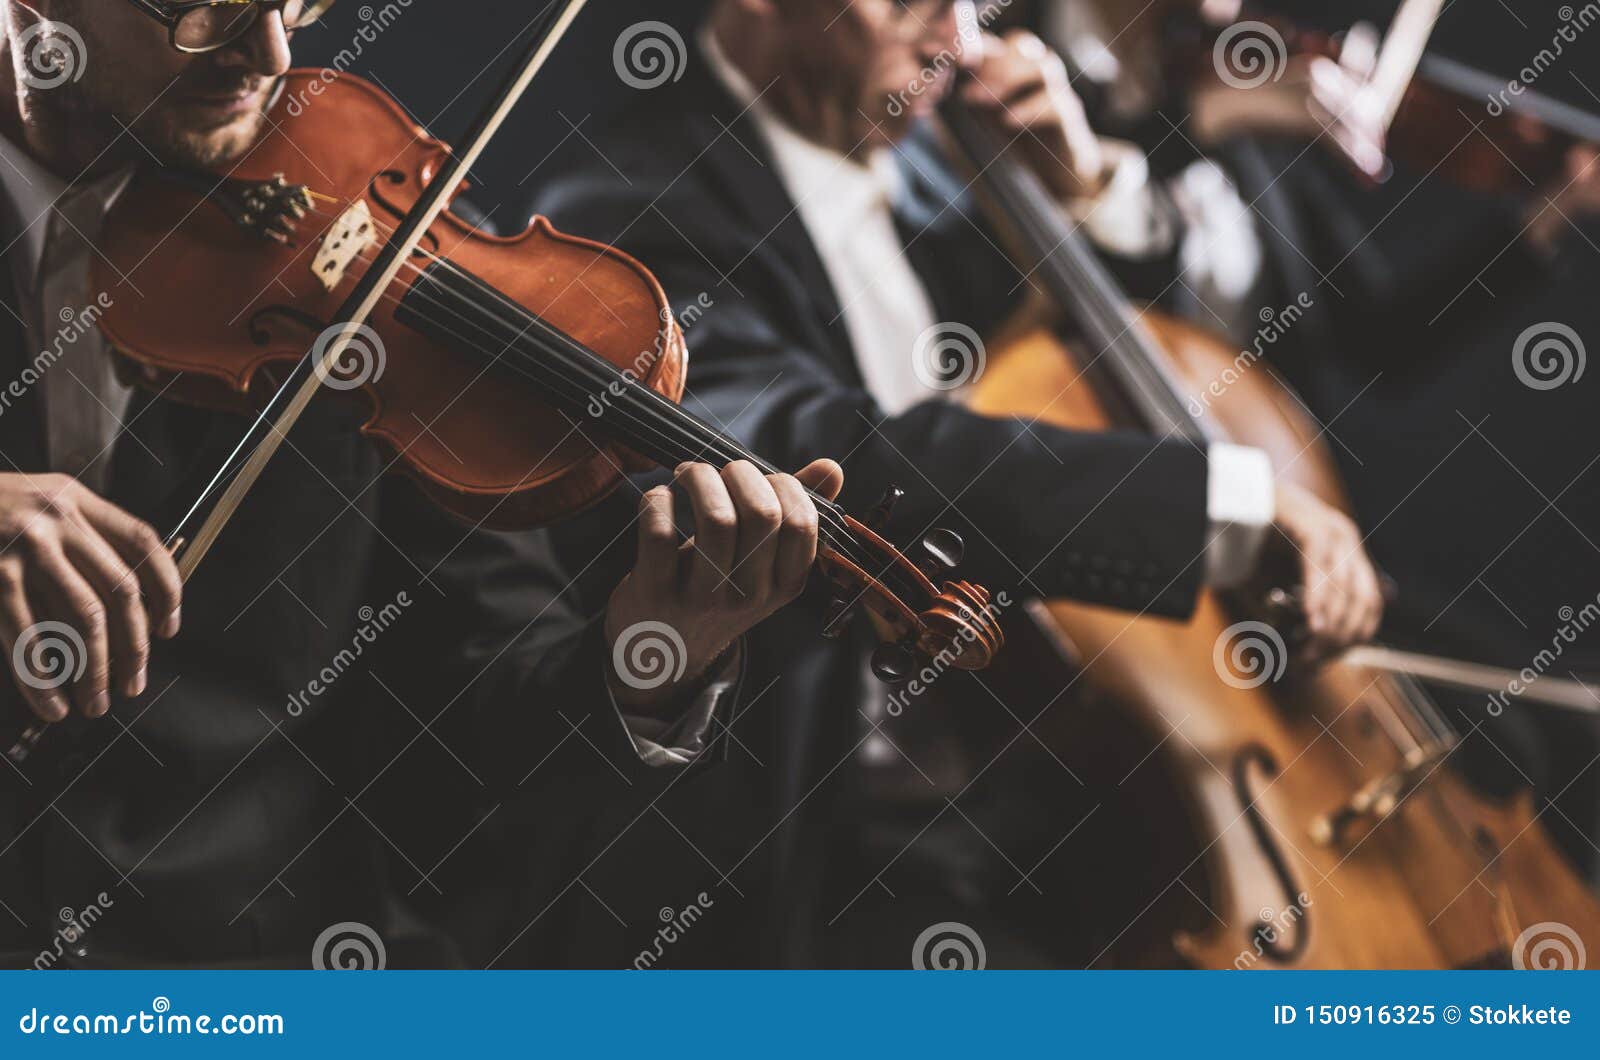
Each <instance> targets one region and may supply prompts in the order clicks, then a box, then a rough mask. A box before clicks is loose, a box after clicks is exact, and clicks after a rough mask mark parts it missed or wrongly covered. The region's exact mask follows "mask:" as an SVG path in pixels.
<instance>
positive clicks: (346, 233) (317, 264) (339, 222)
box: [311, 199, 376, 291]
mask: <svg viewBox="0 0 1600 1060" xmlns="http://www.w3.org/2000/svg"><path fill="white" fill-rule="evenodd" d="M375 239H376V226H375V225H374V224H373V223H372V211H371V210H369V209H367V204H366V202H365V200H362V199H357V200H356V201H355V202H353V203H351V204H350V206H349V207H348V208H347V209H346V210H345V211H344V213H341V214H340V215H339V216H338V218H337V219H335V220H334V222H333V224H331V225H329V226H328V233H327V234H326V235H325V236H323V237H322V245H321V246H320V247H318V248H317V254H316V257H315V258H313V259H312V261H311V271H312V273H313V274H314V275H315V276H316V277H317V282H318V283H320V284H322V286H323V287H325V288H327V289H328V290H329V291H332V290H333V289H334V288H335V287H338V286H339V284H340V283H341V282H343V280H344V274H345V272H346V271H347V270H348V269H349V268H350V263H351V262H353V261H355V260H356V258H357V257H359V256H360V255H361V252H362V251H364V250H366V249H367V248H368V247H369V246H371V245H372V244H373V242H374V240H375Z"/></svg>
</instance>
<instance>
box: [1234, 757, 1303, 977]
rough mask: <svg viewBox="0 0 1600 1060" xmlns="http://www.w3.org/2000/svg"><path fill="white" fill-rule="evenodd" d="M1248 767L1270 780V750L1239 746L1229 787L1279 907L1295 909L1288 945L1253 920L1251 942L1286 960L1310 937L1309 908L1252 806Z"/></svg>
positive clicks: (1274, 763) (1274, 766)
mask: <svg viewBox="0 0 1600 1060" xmlns="http://www.w3.org/2000/svg"><path fill="white" fill-rule="evenodd" d="M1251 767H1255V768H1256V769H1258V770H1259V771H1260V772H1261V774H1262V775H1263V776H1265V777H1266V778H1267V779H1268V780H1271V779H1272V778H1274V777H1276V776H1277V775H1278V763H1277V761H1276V760H1275V759H1274V758H1273V757H1272V752H1271V751H1268V750H1267V749H1266V748H1265V747H1262V746H1261V745H1260V744H1250V745H1249V746H1247V747H1245V748H1243V749H1242V750H1241V751H1239V753H1238V754H1237V755H1235V756H1234V759H1233V777H1232V780H1233V790H1234V794H1235V795H1236V796H1237V798H1238V799H1239V806H1240V808H1241V810H1242V811H1243V813H1244V817H1245V820H1246V821H1248V822H1249V823H1250V832H1251V834H1252V835H1254V836H1255V840H1256V845H1257V846H1259V847H1260V848H1261V853H1262V856H1263V857H1265V858H1266V859H1267V863H1268V864H1269V865H1271V866H1272V873H1273V875H1274V876H1276V877H1277V878H1278V886H1279V887H1280V888H1281V889H1282V891H1283V898H1284V901H1283V905H1282V906H1281V908H1283V909H1290V908H1294V909H1298V910H1299V914H1298V916H1297V917H1296V918H1295V929H1294V934H1293V937H1292V938H1291V939H1290V940H1289V943H1288V945H1284V943H1283V940H1282V938H1281V937H1280V936H1279V935H1277V934H1273V935H1272V936H1271V937H1268V934H1267V932H1268V928H1269V927H1270V924H1257V925H1256V927H1255V930H1254V931H1252V932H1251V942H1252V943H1253V944H1254V945H1255V947H1256V949H1257V950H1258V952H1260V953H1262V954H1264V955H1266V956H1268V957H1270V958H1272V959H1273V960H1274V961H1277V962H1278V963H1280V964H1288V963H1290V962H1291V961H1294V960H1296V959H1298V958H1299V957H1300V955H1301V954H1303V953H1305V951H1306V946H1307V944H1308V943H1309V942H1310V940H1311V923H1310V920H1309V916H1310V910H1308V909H1306V908H1304V906H1303V905H1302V903H1301V902H1300V887H1299V885H1298V884H1297V883H1296V882H1295V879H1294V875H1293V874H1292V873H1291V872H1290V871H1289V863H1288V861H1287V859H1285V858H1284V856H1283V851H1282V850H1280V849H1279V848H1278V844H1277V841H1276V840H1275V839H1274V838H1273V835H1272V832H1271V830H1270V829H1269V828H1268V827H1267V822H1266V819H1265V818H1264V817H1262V815H1261V811H1260V810H1258V809H1257V808H1256V797H1255V795H1254V793H1253V792H1252V790H1251V784H1250V772H1251Z"/></svg>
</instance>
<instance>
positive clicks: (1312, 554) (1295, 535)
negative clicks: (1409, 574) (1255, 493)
mask: <svg viewBox="0 0 1600 1060" xmlns="http://www.w3.org/2000/svg"><path fill="white" fill-rule="evenodd" d="M1274 525H1275V526H1276V527H1277V529H1278V531H1279V532H1280V533H1282V534H1283V536H1284V537H1286V538H1288V539H1289V541H1290V543H1291V544H1293V546H1294V548H1295V550H1296V551H1297V552H1298V554H1299V561H1300V568H1301V572H1302V579H1303V583H1304V590H1305V591H1304V600H1305V614H1306V624H1307V628H1308V629H1309V631H1310V633H1311V642H1310V644H1309V645H1308V654H1309V655H1310V656H1311V657H1312V658H1313V659H1322V658H1326V657H1328V656H1331V655H1335V654H1337V653H1338V652H1341V651H1343V650H1344V649H1346V648H1348V647H1351V646H1352V645H1355V644H1360V643H1363V642H1365V641H1368V640H1371V639H1372V636H1373V634H1375V633H1377V631H1378V623H1379V622H1380V621H1381V620H1382V618H1383V590H1382V588H1381V586H1380V584H1379V581H1378V573H1377V571H1376V570H1375V569H1374V568H1373V566H1372V561H1371V560H1370V559H1369V558H1368V557H1367V553H1366V550H1365V549H1364V548H1363V547H1362V544H1361V531H1360V530H1359V529H1358V528H1357V527H1356V524H1355V523H1354V522H1353V521H1351V519H1350V517H1349V516H1347V515H1345V514H1344V513H1343V512H1341V511H1338V510H1336V509H1334V508H1332V507H1330V506H1329V505H1327V504H1324V503H1323V502H1322V501H1321V500H1319V499H1318V498H1317V497H1315V496H1313V495H1312V494H1311V493H1310V492H1308V491H1306V490H1304V489H1301V488H1300V487H1298V486H1294V485H1284V486H1279V487H1278V501H1277V515H1276V518H1275V520H1274Z"/></svg>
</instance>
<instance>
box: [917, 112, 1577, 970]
mask: <svg viewBox="0 0 1600 1060" xmlns="http://www.w3.org/2000/svg"><path fill="white" fill-rule="evenodd" d="M941 117H942V120H943V124H944V126H945V128H946V130H947V132H948V138H949V140H950V152H951V154H952V156H953V157H954V158H955V160H956V161H957V162H958V164H960V165H962V166H963V167H964V168H966V169H967V170H968V171H969V172H972V173H974V174H976V176H975V178H974V179H975V181H976V188H977V189H978V192H979V196H980V199H981V200H982V204H983V205H984V206H985V208H986V209H987V212H988V213H989V214H990V216H992V217H993V218H994V220H995V222H996V224H997V227H998V228H999V230H1000V231H1001V232H1002V234H1003V236H1004V237H1005V239H1006V242H1007V243H1008V245H1009V248H1010V250H1011V253H1012V255H1013V257H1014V259H1015V260H1016V261H1017V262H1018V268H1019V270H1020V271H1022V272H1024V273H1025V274H1027V275H1028V276H1029V277H1030V278H1031V280H1032V282H1033V283H1035V284H1036V285H1038V286H1040V287H1042V289H1043V291H1044V293H1045V294H1046V295H1047V297H1048V301H1050V302H1051V303H1053V308H1055V309H1056V310H1058V311H1059V312H1060V313H1062V314H1063V315H1064V316H1065V317H1066V318H1067V319H1069V320H1070V321H1071V322H1072V323H1073V324H1074V325H1075V326H1076V329H1077V335H1076V341H1075V342H1072V343H1068V342H1066V341H1063V339H1062V338H1061V337H1060V336H1059V335H1058V334H1057V333H1056V332H1055V331H1054V330H1051V329H1040V328H1030V327H1022V326H1014V327H1013V328H1011V329H1009V331H1008V332H1006V333H1003V334H1002V335H1000V336H997V338H996V340H995V341H994V342H991V343H990V344H989V351H990V356H989V361H988V367H987V370H986V371H985V373H984V374H983V375H982V376H981V377H980V378H979V379H978V380H977V381H976V383H975V385H974V387H973V388H972V391H971V394H970V404H971V406H972V408H973V409H974V410H975V411H978V412H981V413H983V414H985V415H992V416H1018V417H1022V418H1024V419H1026V420H1028V421H1029V422H1044V423H1048V424H1052V425H1055V426H1059V427H1065V428H1069V429H1076V430H1084V431H1103V430H1109V429H1139V430H1143V431H1146V432H1148V433H1150V434H1153V435H1157V436H1161V437H1168V438H1179V439H1184V440H1187V441H1188V442H1190V443H1191V444H1194V445H1197V446H1208V445H1210V444H1211V443H1213V442H1216V441H1228V440H1231V441H1235V442H1238V443H1240V444H1245V445H1251V446H1255V447H1257V448H1260V449H1263V450H1265V451H1266V452H1267V453H1268V455H1269V456H1270V458H1271V460H1272V462H1273V465H1274V468H1275V474H1276V476H1277V477H1278V478H1279V480H1280V481H1284V482H1294V483H1297V484H1299V485H1300V486H1302V487H1303V488H1306V489H1308V490H1311V491H1312V492H1314V493H1316V494H1317V495H1318V496H1320V497H1321V498H1322V499H1324V500H1325V501H1327V502H1328V503H1330V504H1334V505H1337V506H1340V507H1344V508H1346V509H1348V504H1347V501H1346V500H1345V493H1344V490H1343V487H1342V485H1341V483H1340V480H1339V475H1338V471H1337V467H1336V464H1335V462H1334V460H1333V457H1332V454H1331V453H1330V452H1329V451H1328V449H1327V447H1326V444H1325V443H1324V442H1323V441H1322V438H1321V435H1322V432H1321V431H1319V430H1318V429H1317V426H1316V425H1315V424H1314V423H1312V422H1311V421H1310V420H1309V417H1308V416H1307V415H1306V414H1305V412H1304V410H1303V408H1302V407H1301V406H1300V405H1299V404H1298V402H1297V400H1296V399H1295V398H1294V397H1293V395H1292V394H1290V393H1289V391H1288V390H1287V388H1286V386H1285V385H1284V384H1283V383H1281V382H1280V381H1279V380H1278V379H1277V377H1276V376H1275V375H1274V374H1273V373H1272V371H1271V369H1270V368H1269V367H1268V366H1266V365H1264V364H1259V363H1252V364H1248V365H1247V366H1246V367H1244V368H1241V367H1240V365H1239V354H1238V353H1237V351H1236V350H1235V349H1233V348H1231V347H1229V346H1226V345H1225V344H1223V343H1222V342H1221V341H1219V340H1218V339H1216V338H1214V337H1212V336H1211V335H1209V334H1207V333H1206V332H1204V331H1201V330H1200V329H1198V328H1195V327H1193V326H1191V325H1189V324H1187V323H1184V322H1182V321H1179V320H1177V319H1175V318H1172V317H1170V316H1167V315H1165V314H1162V313H1160V312H1158V311H1156V310H1153V309H1141V308H1138V307H1136V306H1134V305H1133V304H1132V303H1131V302H1130V300H1129V299H1128V297H1127V295H1126V293H1125V292H1123V291H1122V289H1121V288H1120V286H1119V285H1118V283H1117V281H1116V279H1115V278H1114V277H1113V276H1112V275H1111V273H1110V272H1109V271H1108V270H1107V268H1106V267H1105V265H1104V264H1103V263H1101V261H1100V260H1099V258H1098V256H1097V255H1096V253H1095V252H1094V250H1093V249H1092V248H1091V247H1090V246H1089V244H1088V241H1087V239H1086V238H1085V237H1084V236H1083V235H1082V234H1081V233H1080V232H1079V231H1078V230H1077V229H1076V228H1074V227H1073V226H1072V225H1071V224H1069V223H1068V221H1067V220H1066V219H1065V218H1064V217H1063V214H1062V211H1061V209H1060V206H1059V205H1058V204H1057V203H1056V201H1055V200H1054V198H1053V197H1052V196H1051V195H1050V193H1049V192H1048V190H1047V189H1046V188H1045V186H1044V185H1043V183H1042V182H1041V181H1040V180H1039V179H1038V177H1037V176H1036V175H1035V174H1034V173H1033V172H1032V171H1031V170H1029V169H1027V168H1026V166H1025V165H1024V163H1022V162H1020V161H1019V160H1017V159H1015V158H1012V157H1009V156H1008V155H1007V153H1006V144H1007V142H1008V138H1007V137H1004V136H1002V135H1000V134H998V133H997V131H996V130H994V129H993V128H991V127H989V126H988V125H987V123H986V122H985V121H984V120H983V119H982V118H981V117H980V116H979V115H977V114H975V113H973V112H972V111H971V110H970V109H969V108H967V107H966V106H965V105H964V104H963V103H962V102H961V101H960V100H959V99H958V98H953V99H949V100H947V101H945V103H944V104H943V105H942V110H941ZM1224 380H1226V381H1227V382H1228V385H1227V386H1226V387H1219V389H1220V390H1221V393H1220V395H1219V394H1218V393H1217V392H1216V390H1214V389H1213V384H1217V383H1219V381H1224ZM1296 610H1297V608H1296V607H1295V604H1294V593H1293V591H1292V590H1284V589H1281V588H1278V589H1274V588H1273V587H1272V585H1271V584H1270V583H1268V584H1263V585H1261V586H1257V587H1253V589H1252V591H1251V592H1248V593H1241V594H1231V595H1228V596H1224V595H1221V594H1218V593H1216V592H1212V591H1206V592H1204V593H1202V595H1201V598H1200V601H1199V603H1198V606H1197V608H1196V611H1195V613H1194V615H1193V616H1192V617H1191V618H1189V619H1188V620H1187V621H1184V622H1173V621H1168V620H1164V619H1155V618H1150V617H1146V616H1141V615H1134V616H1128V615H1125V614H1118V613H1115V612H1112V611H1109V610H1107V609H1104V608H1096V607H1090V606H1086V605H1082V604H1077V603H1073V602H1070V601H1065V600H1052V601H1045V602H1043V603H1042V604H1039V605H1034V606H1030V608H1028V617H1029V618H1030V619H1031V624H1028V623H1024V624H1019V626H1017V627H1015V628H1013V630H1012V633H1013V641H1012V645H1011V647H1010V648H1009V649H1008V652H1007V657H1006V660H1005V664H1004V665H1003V666H1001V667H999V668H997V670H996V671H995V672H994V673H993V674H992V675H991V679H993V680H995V681H997V682H1003V683H1004V684H1005V685H1006V687H1007V694H1008V696H1011V697H1015V698H1016V707H1015V708H1013V709H1015V712H1016V716H1019V717H1021V718H1023V719H1024V720H1025V722H1026V727H1027V729H1028V731H1030V732H1037V733H1039V734H1040V736H1041V738H1042V739H1043V740H1045V741H1046V742H1047V745H1049V746H1054V747H1059V748H1060V753H1061V754H1062V755H1066V756H1068V757H1074V756H1072V749H1073V748H1082V747H1093V748H1094V750H1095V753H1094V755H1093V756H1092V757H1089V759H1088V760H1087V761H1084V757H1085V756H1076V763H1081V764H1077V767H1076V769H1075V770H1074V771H1073V775H1074V778H1075V779H1080V781H1081V783H1084V784H1086V785H1088V787H1087V789H1086V790H1087V791H1088V792H1089V793H1090V794H1089V795H1088V796H1086V798H1087V799H1092V800H1094V801H1095V803H1096V805H1095V807H1094V809H1091V810H1089V812H1088V813H1087V814H1086V815H1084V816H1083V819H1082V820H1080V821H1079V822H1078V825H1074V826H1073V830H1072V832H1071V833H1069V834H1071V835H1072V837H1073V844H1074V857H1073V859H1072V861H1073V864H1074V865H1083V864H1090V865H1093V866H1095V870H1094V871H1093V872H1088V873H1084V872H1079V871H1075V870H1074V871H1071V872H1065V871H1063V872H1061V873H1059V874H1057V876H1056V877H1055V878H1053V879H1052V880H1051V882H1050V885H1049V886H1047V887H1045V888H1044V891H1045V893H1047V894H1049V895H1051V896H1052V898H1055V896H1057V895H1063V896H1064V897H1062V898H1059V899H1056V901H1058V902H1059V903H1060V904H1062V905H1064V906H1067V907H1070V908H1073V909H1089V910H1093V911H1094V914H1093V916H1092V917H1087V918H1083V919H1082V920H1078V921H1073V922H1072V924H1071V925H1070V929H1069V930H1070V932H1071V936H1072V942H1070V943H1068V948H1069V949H1070V952H1072V953H1073V954H1074V955H1075V956H1076V957H1077V958H1078V959H1081V961H1082V963H1083V964H1085V965H1087V966H1094V965H1099V964H1102V963H1105V964H1109V965H1111V966H1152V967H1172V966H1174V965H1186V966H1191V967H1202V968H1237V967H1278V968H1287V967H1293V968H1439V967H1449V968H1468V967H1511V966H1513V965H1516V966H1525V965H1523V964H1519V962H1521V961H1526V959H1527V958H1528V956H1529V953H1528V951H1529V949H1530V947H1531V945H1532V944H1533V943H1532V941H1531V936H1530V933H1536V929H1537V928H1540V927H1548V926H1549V924H1548V923H1545V922H1549V921H1557V922H1559V923H1561V924H1563V925H1567V927H1568V928H1569V929H1570V930H1572V931H1575V932H1576V933H1577V935H1578V936H1579V937H1583V938H1589V939H1597V938H1600V903H1597V902H1596V900H1595V897H1594V895H1593V894H1592V893H1591V892H1590V891H1589V890H1588V888H1587V886H1586V885H1585V884H1584V882H1583V881H1582V880H1581V879H1580V877H1579V876H1578V875H1577V873H1576V872H1575V871H1573V869H1572V868H1571V867H1570V866H1569V865H1568V864H1567V863H1566V861H1565V860H1563V858H1562V856H1561V855H1560V853H1559V852H1558V851H1557V849H1556V848H1555V846H1554V844H1553V842H1552V840H1551V839H1550V837H1549V835H1548V834H1547V833H1546V832H1545V831H1544V829H1543V827H1542V826H1541V824H1540V822H1539V819H1538V814H1537V813H1536V812H1535V811H1534V808H1533V805H1532V796H1531V793H1528V792H1522V793H1520V794H1518V795H1516V796H1515V797H1512V798H1509V799H1507V800H1504V801H1495V800H1490V799H1487V798H1484V797H1483V796H1481V795H1480V794H1478V793H1477V792H1475V791H1473V790H1472V789H1470V788H1469V787H1468V786H1467V785H1466V784H1465V783H1463V782H1462V781H1461V780H1460V779H1459V778H1458V777H1457V776H1456V775H1455V774H1454V773H1453V772H1452V771H1451V770H1450V768H1449V766H1450V762H1451V757H1452V755H1453V754H1454V753H1455V751H1456V749H1457V748H1458V747H1459V746H1460V741H1461V737H1460V736H1459V734H1458V733H1457V730H1456V728H1455V727H1454V726H1453V725H1452V724H1451V722H1450V720H1449V719H1447V718H1446V717H1445V716H1444V715H1443V713H1442V712H1441V711H1440V710H1439V708H1438V707H1437V705H1436V704H1435V703H1434V702H1433V701H1432V699H1431V698H1430V697H1429V696H1428V694H1427V692H1426V690H1425V689H1424V688H1423V687H1422V685H1421V684H1419V683H1418V682H1417V681H1416V680H1414V679H1413V678H1412V677H1411V676H1410V675H1409V674H1406V673H1401V672H1396V671H1397V670H1399V669H1400V667H1386V666H1383V665H1379V663H1381V662H1383V660H1380V659H1370V660H1369V659H1361V660H1350V659H1346V660H1340V661H1336V662H1335V663H1333V664H1330V665H1327V666H1325V667H1323V668H1321V669H1320V670H1317V671H1314V672H1305V671H1300V670H1298V669H1296V668H1291V666H1290V665H1289V664H1290V661H1291V656H1292V654H1293V646H1294V643H1295V640H1296V637H1295V633H1294V631H1295V627H1296V623H1295V619H1296V617H1297V616H1296V615H1295V611H1296ZM1018 671H1021V674H1020V675H1019V674H1018V673H1017V672H1018ZM1029 703H1038V704H1040V705H1039V706H1038V708H1037V710H1036V711H1033V712H1032V716H1031V718H1030V716H1029V715H1030V707H1029V706H1028V705H1027V704H1029ZM1101 704H1104V708H1103V709H1096V708H1099V707H1100V706H1101ZM1057 707H1060V708H1062V709H1053V708H1057ZM1052 753H1055V752H1052ZM1080 773H1081V774H1082V776H1081V778H1080ZM1102 803H1105V804H1110V805H1109V806H1108V807H1107V810H1108V811H1109V812H1100V813H1096V812H1095V810H1099V809H1100V808H1101V804H1102ZM1112 807H1115V808H1112ZM1080 825H1081V826H1082V827H1081V828H1080V827H1079V826H1080ZM1057 845H1059V844H1057ZM1050 853H1054V848H1051V850H1050V851H1049V852H1048V853H1044V854H1043V855H1042V857H1041V859H1040V860H1041V863H1043V861H1044V860H1045V859H1046V858H1048V857H1049V854H1050ZM1130 853H1131V854H1132V855H1133V856H1130ZM1021 860H1022V861H1023V863H1027V859H1026V858H1023V859H1021ZM1058 860H1059V859H1058ZM1035 871H1037V870H1035ZM1180 884H1181V886H1179V885H1180ZM1057 888H1060V890H1059V891H1058V890H1057Z"/></svg>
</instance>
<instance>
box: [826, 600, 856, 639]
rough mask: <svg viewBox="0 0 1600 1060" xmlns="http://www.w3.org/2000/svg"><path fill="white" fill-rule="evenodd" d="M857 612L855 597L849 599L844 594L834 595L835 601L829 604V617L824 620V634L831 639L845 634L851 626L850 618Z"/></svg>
mask: <svg viewBox="0 0 1600 1060" xmlns="http://www.w3.org/2000/svg"><path fill="white" fill-rule="evenodd" d="M855 614H856V600H855V599H848V598H846V597H842V596H836V597H834V598H833V601H832V602H831V603H830V604H828V614H827V617H826V618H824V619H823V620H822V635H823V636H824V637H827V638H829V639H830V640H832V639H837V638H839V637H842V636H844V632H845V630H846V629H848V628H849V627H850V620H851V619H852V618H854V617H855Z"/></svg>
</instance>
